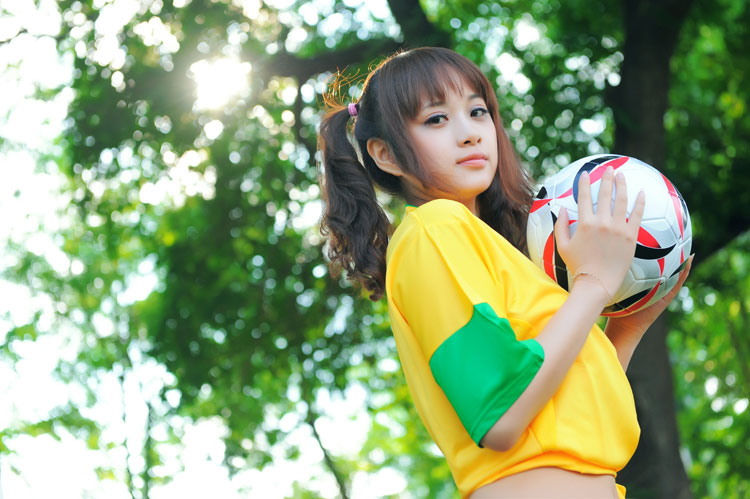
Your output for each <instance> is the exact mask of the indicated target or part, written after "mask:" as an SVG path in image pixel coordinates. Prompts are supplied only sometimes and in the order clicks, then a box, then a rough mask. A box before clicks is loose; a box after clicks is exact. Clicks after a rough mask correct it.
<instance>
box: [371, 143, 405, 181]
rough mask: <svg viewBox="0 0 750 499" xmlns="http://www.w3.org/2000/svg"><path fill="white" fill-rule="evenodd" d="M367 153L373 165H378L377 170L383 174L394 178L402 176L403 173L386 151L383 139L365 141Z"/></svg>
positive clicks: (387, 150)
mask: <svg viewBox="0 0 750 499" xmlns="http://www.w3.org/2000/svg"><path fill="white" fill-rule="evenodd" d="M367 153H368V154H369V155H370V157H371V158H372V159H373V160H374V161H375V164H376V165H378V168H380V169H381V170H383V171H384V172H386V173H390V174H391V175H395V176H396V177H400V176H402V175H403V174H404V171H403V170H402V169H401V167H400V166H399V165H398V163H396V161H395V160H394V159H393V155H392V154H391V150H390V149H388V144H387V143H386V142H385V141H384V140H383V139H378V138H371V139H367Z"/></svg>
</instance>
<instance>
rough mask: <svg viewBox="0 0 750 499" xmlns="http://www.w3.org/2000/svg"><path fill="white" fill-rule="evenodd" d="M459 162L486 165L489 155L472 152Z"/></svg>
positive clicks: (461, 163)
mask: <svg viewBox="0 0 750 499" xmlns="http://www.w3.org/2000/svg"><path fill="white" fill-rule="evenodd" d="M457 163H458V164H459V165H461V166H484V165H485V163H487V156H486V155H484V154H471V155H469V156H466V157H463V158H461V159H459V160H458V162H457Z"/></svg>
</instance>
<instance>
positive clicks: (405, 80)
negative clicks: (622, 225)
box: [318, 47, 532, 301]
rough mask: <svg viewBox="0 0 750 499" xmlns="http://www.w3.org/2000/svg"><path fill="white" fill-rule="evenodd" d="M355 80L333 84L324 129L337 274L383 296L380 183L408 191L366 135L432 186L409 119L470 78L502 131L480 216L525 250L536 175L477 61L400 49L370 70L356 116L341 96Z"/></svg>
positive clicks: (327, 230)
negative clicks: (373, 152) (523, 160)
mask: <svg viewBox="0 0 750 499" xmlns="http://www.w3.org/2000/svg"><path fill="white" fill-rule="evenodd" d="M348 81H349V79H347V78H345V77H343V76H339V78H338V79H337V80H336V81H335V82H334V83H333V84H332V85H331V86H330V87H329V92H328V94H327V96H326V104H327V105H328V112H327V113H326V115H325V116H324V117H323V120H322V123H321V125H320V132H319V136H318V144H319V147H320V150H321V152H322V165H321V168H322V172H321V179H320V180H321V184H322V186H323V189H322V191H323V198H324V202H325V209H324V212H323V219H322V221H321V228H320V230H321V233H322V234H323V235H324V236H325V237H326V238H327V239H328V251H327V254H328V257H329V258H330V261H331V264H330V265H331V274H332V275H333V276H334V277H336V276H338V275H339V274H340V271H341V270H344V271H345V272H346V276H347V278H348V279H350V280H352V281H354V282H358V283H360V284H361V285H362V286H364V287H365V289H367V290H368V291H370V293H371V294H370V299H371V300H373V301H377V300H379V299H380V298H381V297H382V296H383V292H384V291H385V268H386V265H385V255H386V249H387V247H388V240H389V238H390V235H391V226H390V222H389V221H388V218H387V217H386V215H385V212H384V211H383V209H382V208H381V207H380V205H379V203H378V200H377V197H376V191H375V187H376V186H377V188H379V189H380V190H382V191H385V192H387V193H389V194H391V195H395V196H398V197H401V198H405V193H404V190H403V186H402V184H401V180H400V178H399V177H397V176H394V175H391V174H390V173H386V172H384V171H383V170H381V169H380V168H378V166H377V165H376V164H375V161H374V160H373V159H372V157H371V156H370V155H369V154H368V152H367V141H368V140H369V139H371V138H379V139H382V140H383V141H385V143H386V144H388V148H389V151H390V152H391V154H392V155H393V157H394V159H395V161H396V162H397V163H398V165H399V166H400V167H401V168H402V169H403V170H404V171H405V172H408V173H411V174H412V175H414V176H415V177H417V178H418V179H419V180H420V181H422V182H423V183H425V184H428V185H429V184H430V178H429V175H427V174H426V169H425V168H424V166H423V165H422V163H421V161H420V158H419V157H417V155H416V153H415V151H414V149H413V148H412V143H411V141H410V139H409V135H408V132H407V122H408V120H410V119H413V118H414V117H415V116H416V115H417V113H418V112H419V110H420V108H421V106H422V105H423V103H424V102H425V101H427V100H431V101H436V100H444V99H445V96H446V94H447V93H448V92H449V91H450V90H457V89H458V88H460V86H461V85H462V83H463V82H466V83H467V84H468V86H469V87H471V88H472V89H473V90H474V91H475V92H477V93H478V94H479V95H480V96H481V97H482V99H484V102H485V103H486V105H487V110H488V111H489V114H490V116H491V117H492V121H493V122H494V123H495V129H496V130H497V148H498V168H497V173H496V174H495V177H494V179H493V180H492V183H491V184H490V186H489V187H488V188H487V190H486V191H484V192H483V193H481V194H480V195H479V196H478V197H477V206H478V211H479V218H481V219H482V220H483V221H484V222H485V223H487V224H488V225H489V226H490V227H492V228H493V229H495V230H496V231H497V232H499V233H500V234H501V235H502V236H503V237H505V238H506V239H507V240H508V241H510V242H511V244H513V245H514V246H515V247H516V248H518V249H519V250H521V251H523V252H524V253H526V220H527V217H528V211H529V206H531V202H532V186H531V180H530V179H529V177H528V175H527V174H526V172H525V170H524V169H523V168H521V166H520V164H519V162H518V157H517V155H516V151H515V149H513V146H512V145H511V143H510V140H509V139H508V136H507V135H506V133H505V130H504V128H503V125H502V122H501V120H500V115H499V112H498V102H497V96H496V95H495V92H494V90H493V89H492V85H491V84H490V82H489V80H488V79H487V77H486V76H485V75H484V73H482V71H481V70H480V69H479V68H478V67H477V66H476V64H474V63H473V62H471V61H470V60H469V59H467V58H465V57H464V56H462V55H459V54H457V53H456V52H453V51H452V50H448V49H444V48H437V47H423V48H417V49H413V50H409V51H405V52H400V53H397V54H394V55H392V56H390V57H388V58H387V59H385V60H384V61H383V62H381V63H380V64H379V65H378V66H377V67H376V68H375V69H374V70H373V71H371V72H370V74H369V75H368V76H367V78H366V80H365V82H364V86H363V88H362V95H361V97H360V99H359V102H358V103H357V104H356V106H357V111H356V112H357V114H356V117H355V118H352V117H351V115H350V110H349V109H348V105H347V104H348V103H342V102H340V101H337V99H336V97H335V96H336V95H338V94H339V90H340V88H339V87H341V86H342V85H343V84H345V83H347V82H348ZM352 122H353V126H350V124H351V123H352ZM354 143H356V145H357V149H358V151H357V149H355V147H354V145H353V144H354ZM407 201H408V200H407Z"/></svg>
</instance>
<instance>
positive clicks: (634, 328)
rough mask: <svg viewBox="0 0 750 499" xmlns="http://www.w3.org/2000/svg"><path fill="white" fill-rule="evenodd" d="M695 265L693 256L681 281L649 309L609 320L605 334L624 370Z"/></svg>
mask: <svg viewBox="0 0 750 499" xmlns="http://www.w3.org/2000/svg"><path fill="white" fill-rule="evenodd" d="M692 265H693V255H690V258H688V260H687V265H685V268H684V269H682V272H680V279H679V280H678V281H677V284H676V285H675V287H674V288H672V289H671V290H670V291H669V293H667V294H666V295H664V296H663V297H662V298H661V299H660V300H658V301H657V302H655V303H654V304H653V305H651V306H650V307H648V308H645V309H643V310H640V311H638V312H636V313H634V314H631V315H626V316H625V317H612V318H610V319H608V320H607V326H606V327H605V328H604V333H605V334H606V335H607V337H608V338H609V340H610V341H611V342H612V344H613V345H614V346H615V349H616V350H617V358H618V359H619V360H620V364H622V369H623V370H627V368H628V364H629V363H630V359H631V358H632V356H633V352H634V351H635V348H636V347H637V346H638V343H640V341H641V338H643V335H644V333H645V332H646V330H647V329H648V328H649V327H650V326H651V324H653V323H654V321H655V320H656V318H657V317H659V315H661V313H662V312H663V311H664V309H666V308H667V305H669V304H670V302H671V301H672V300H673V299H674V298H675V296H677V293H679V291H680V289H681V288H682V284H683V283H684V282H685V279H687V276H688V274H689V273H690V267H691V266H692Z"/></svg>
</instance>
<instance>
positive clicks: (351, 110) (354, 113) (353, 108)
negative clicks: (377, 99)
mask: <svg viewBox="0 0 750 499" xmlns="http://www.w3.org/2000/svg"><path fill="white" fill-rule="evenodd" d="M346 107H347V108H348V109H349V116H357V112H358V111H359V104H355V103H354V102H350V103H349V105H348V106H346Z"/></svg>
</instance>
